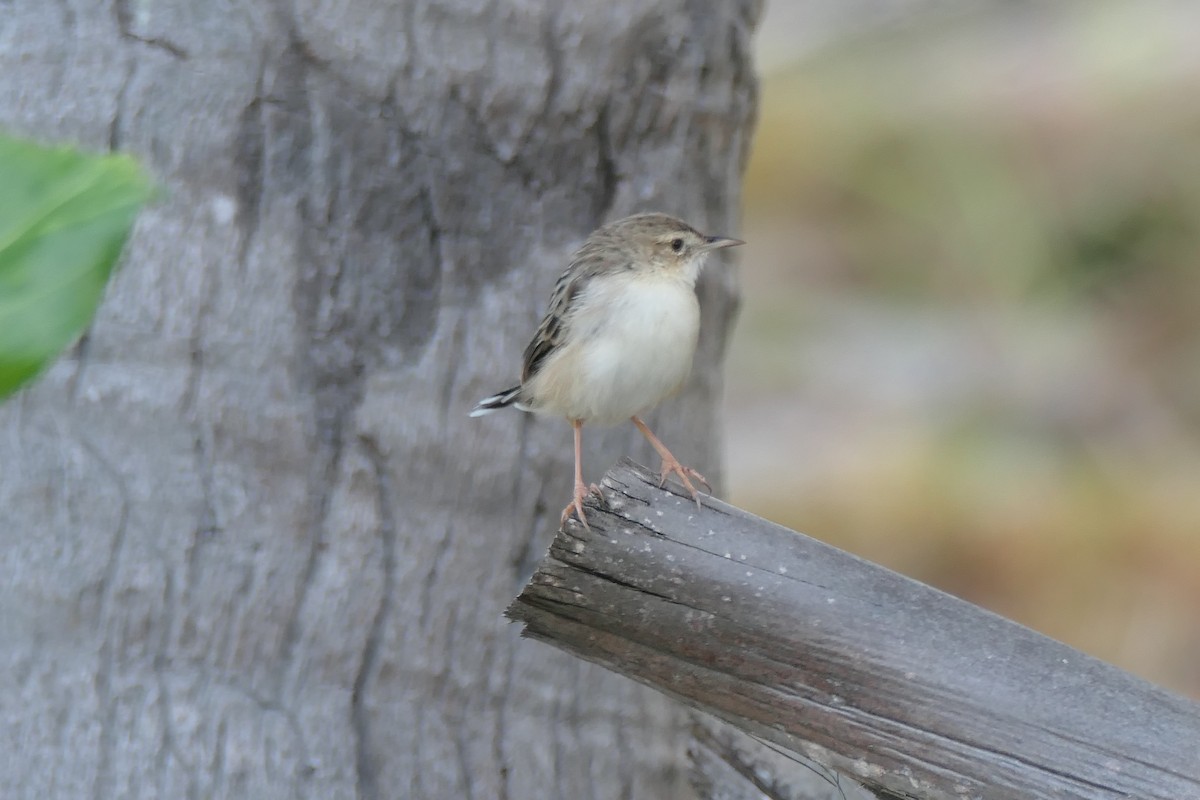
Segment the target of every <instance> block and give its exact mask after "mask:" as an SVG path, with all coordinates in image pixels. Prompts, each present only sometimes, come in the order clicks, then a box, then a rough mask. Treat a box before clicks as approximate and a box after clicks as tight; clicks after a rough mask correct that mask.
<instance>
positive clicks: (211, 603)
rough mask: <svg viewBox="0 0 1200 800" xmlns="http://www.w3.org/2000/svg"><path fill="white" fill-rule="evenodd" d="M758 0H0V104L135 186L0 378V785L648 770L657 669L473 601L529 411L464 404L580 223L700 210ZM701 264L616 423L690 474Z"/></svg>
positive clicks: (258, 791)
mask: <svg viewBox="0 0 1200 800" xmlns="http://www.w3.org/2000/svg"><path fill="white" fill-rule="evenodd" d="M759 5H760V3H759V2H758V0H742V2H736V3H720V2H709V3H703V2H698V0H667V1H666V2H650V0H610V1H609V2H606V3H595V4H593V3H587V4H576V3H549V4H545V7H543V5H542V4H539V3H528V2H518V3H506V2H496V3H490V4H489V3H484V2H482V0H442V1H441V2H428V1H425V2H423V1H422V0H415V1H411V2H399V3H388V2H384V0H347V1H346V2H343V3H324V2H316V0H296V2H293V3H282V2H278V1H277V0H276V1H272V0H246V2H240V3H229V4H221V6H220V9H219V13H217V8H216V4H208V3H201V4H195V3H191V2H188V0H157V1H156V2H154V3H150V2H132V1H131V0H115V1H114V3H113V4H111V5H108V6H107V7H102V6H101V4H97V3H89V2H85V1H83V0H60V2H56V3H24V2H18V3H16V4H12V3H10V4H7V5H6V6H5V8H4V10H3V13H0V126H3V127H7V128H9V129H10V130H14V131H17V132H20V133H23V134H26V135H30V136H35V137H37V138H40V139H43V140H50V141H64V140H66V141H74V142H77V143H80V144H82V145H83V146H85V147H88V148H91V149H100V150H103V149H106V148H117V149H122V150H128V151H130V152H132V153H134V154H136V155H138V156H139V157H141V158H142V159H143V160H144V161H145V162H146V163H147V165H148V166H149V167H150V169H151V170H152V172H153V173H154V174H155V175H156V176H157V178H158V180H159V182H160V184H161V186H162V192H161V196H160V197H159V199H158V201H157V203H156V204H155V205H154V206H152V207H151V208H150V209H148V210H147V211H146V212H145V213H144V214H143V216H142V218H141V220H140V222H139V225H138V227H137V230H136V232H135V235H134V237H133V238H132V240H131V242H130V246H129V248H128V249H127V252H126V259H125V265H124V268H123V270H122V271H121V272H120V273H119V274H118V275H117V277H116V278H115V281H114V283H113V285H112V286H111V288H110V291H109V293H108V296H107V299H106V300H105V302H104V304H103V306H102V307H101V310H100V313H99V315H98V317H97V319H96V321H95V324H94V326H93V328H92V330H91V332H90V333H89V335H88V336H86V337H85V338H84V339H83V340H82V341H81V343H80V344H79V346H78V347H77V348H76V349H75V351H74V352H73V354H72V355H71V356H70V357H67V358H64V359H63V360H62V361H61V362H60V363H59V364H58V365H56V366H55V367H54V368H53V369H52V370H51V371H50V372H49V373H47V374H46V375H45V376H44V377H43V378H42V379H41V380H40V382H38V383H37V384H36V385H35V386H33V387H32V388H30V389H28V390H27V391H25V392H24V393H23V394H21V395H19V396H17V397H16V398H14V399H12V400H11V401H10V402H9V403H8V404H6V405H5V406H4V407H3V408H0V464H2V465H3V467H2V468H0V552H3V557H2V558H0V609H2V614H0V641H2V642H3V647H2V648H0V731H2V733H0V735H2V737H3V738H2V739H0V741H2V742H3V747H0V796H3V797H37V798H54V797H64V798H78V797H94V798H108V797H121V798H140V797H147V798H150V797H156V798H158V797H162V798H165V797H205V798H209V797H211V798H221V797H238V798H243V797H253V798H260V799H262V800H267V799H269V798H291V797H312V798H347V797H356V796H357V797H364V798H372V797H381V798H383V797H406V798H407V797H411V798H450V797H455V798H459V797H461V798H471V797H473V798H506V797H507V798H514V799H515V798H533V797H546V798H590V797H595V798H612V797H636V798H643V797H645V798H649V797H654V798H671V797H681V796H687V793H688V789H687V788H686V784H687V781H686V777H685V775H684V773H683V768H684V760H683V759H684V755H683V754H684V750H685V747H686V745H687V741H686V736H685V733H686V720H684V719H683V717H682V716H681V714H680V713H679V712H678V711H675V710H673V709H672V707H671V705H670V704H669V702H668V701H666V700H665V699H663V698H662V697H660V696H658V695H656V694H655V693H653V692H651V691H649V690H647V689H644V688H641V687H639V686H636V685H634V684H633V683H632V682H630V681H628V680H626V679H624V678H619V677H617V676H614V675H611V674H609V673H607V672H606V671H604V670H602V669H600V668H597V667H593V666H590V665H586V664H583V663H581V662H578V661H576V660H575V659H573V658H572V657H570V656H567V655H565V654H562V653H558V652H554V651H552V650H551V649H550V648H548V647H545V646H543V645H539V644H534V643H529V642H521V641H519V639H518V629H517V628H516V627H515V626H511V625H506V624H505V623H504V622H503V621H502V617H501V614H502V612H503V610H504V608H505V606H506V605H507V604H508V602H509V601H510V600H511V599H512V597H513V596H514V595H515V594H516V593H517V592H518V591H519V589H520V587H521V586H522V585H523V583H524V582H525V580H526V578H527V577H528V576H529V574H530V573H531V572H532V569H533V565H534V563H535V561H536V560H537V559H538V558H539V557H540V556H541V555H542V554H543V553H544V551H545V548H546V546H547V545H548V543H549V540H550V537H551V534H552V532H553V529H554V528H555V527H556V523H557V514H558V512H559V509H561V508H562V506H563V505H564V504H565V503H566V501H567V499H568V497H569V491H570V466H569V464H570V457H571V444H570V434H569V428H568V426H567V425H565V424H564V423H561V422H558V421H554V420H534V419H531V418H529V417H525V416H522V415H519V414H511V415H497V416H493V417H490V418H487V419H484V420H469V419H468V418H467V416H466V414H467V412H468V411H469V410H470V408H471V405H472V404H473V402H474V401H475V400H477V399H478V398H479V397H481V396H483V395H484V394H487V393H490V392H491V391H494V390H498V389H501V388H504V387H505V386H506V385H509V384H510V383H511V382H512V380H513V379H514V378H515V376H516V374H517V371H518V369H519V359H520V353H521V349H522V348H523V346H524V345H525V343H526V341H527V338H528V337H529V335H530V334H531V333H532V331H533V328H534V325H535V324H536V321H537V318H538V316H539V314H540V312H541V310H542V308H543V307H544V303H545V301H546V299H547V297H548V295H549V291H550V288H551V285H552V283H553V280H554V278H555V277H556V276H557V274H558V272H559V271H560V270H561V269H562V268H563V267H564V266H565V261H566V257H567V255H568V254H569V252H570V251H571V250H572V249H573V248H574V247H575V246H577V245H578V244H579V243H580V241H581V240H582V238H583V237H584V236H585V235H586V234H587V233H588V232H589V231H590V230H591V229H593V228H594V227H596V226H597V225H599V224H600V223H602V222H604V221H605V220H608V219H611V218H615V217H618V216H622V215H624V214H626V213H631V212H634V211H638V210H651V209H655V210H663V211H667V212H671V213H674V214H677V215H679V216H682V217H684V218H686V219H688V220H690V221H693V222H694V223H695V224H697V225H698V226H701V227H703V228H704V229H705V230H707V231H712V232H717V233H722V232H728V233H735V232H736V226H735V209H736V208H737V204H738V203H737V201H738V185H739V177H740V173H741V168H742V164H743V161H744V156H745V152H746V147H747V142H748V137H749V132H750V124H751V119H752V117H753V110H754V79H753V75H752V73H751V68H750V53H749V48H750V35H751V30H752V27H753V25H754V22H755V20H756V17H757V15H758V11H759ZM733 285H734V282H733V279H732V273H731V272H730V271H729V267H728V264H727V263H721V262H718V263H714V264H712V265H710V268H709V272H708V274H707V276H706V277H705V278H704V280H703V282H702V284H701V287H700V294H701V298H702V301H703V306H704V322H703V334H702V340H701V348H700V352H699V353H698V355H697V360H696V361H697V374H696V377H695V378H694V379H693V381H692V384H691V385H690V387H689V388H688V390H687V391H686V392H685V394H684V395H683V396H682V397H681V398H679V399H676V400H674V401H672V402H671V403H669V404H668V405H667V406H666V407H665V409H664V413H663V414H661V415H659V417H658V419H657V420H655V422H656V423H657V425H658V427H657V428H656V430H657V432H659V433H660V434H661V435H662V436H663V438H664V440H665V441H667V442H668V443H669V444H670V445H671V446H672V447H673V449H675V452H676V454H677V455H679V456H680V457H681V458H682V459H684V460H685V461H688V462H690V463H692V464H694V465H696V466H697V467H698V468H700V469H701V470H702V471H706V472H708V474H709V475H710V476H711V475H712V472H713V471H714V470H715V467H716V458H717V450H716V446H717V442H716V433H715V430H714V408H715V403H716V400H717V394H718V391H719V386H720V378H719V371H718V362H719V359H720V355H721V351H722V345H723V342H724V339H725V334H726V329H727V325H728V321H729V318H730V315H731V313H732V309H733V305H734V299H733V294H734V292H733ZM639 440H640V437H639V436H638V435H637V434H636V432H634V431H633V429H632V427H631V426H626V427H623V428H617V429H613V430H611V431H609V432H607V433H603V432H601V431H600V430H598V429H597V430H593V429H586V430H585V447H586V448H587V452H588V455H589V457H588V462H587V464H588V468H589V471H590V472H591V475H590V476H589V478H590V479H592V480H595V479H598V478H599V476H600V470H601V469H602V468H603V467H604V466H607V465H608V464H609V463H611V462H612V461H613V460H615V458H616V457H617V456H618V455H622V454H628V455H633V456H636V457H641V458H648V457H649V453H648V451H647V450H646V448H645V446H644V445H642V444H640V441H639ZM481 531H488V532H489V535H488V537H487V538H482V537H480V535H479V534H480V532H481Z"/></svg>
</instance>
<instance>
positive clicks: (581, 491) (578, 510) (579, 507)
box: [559, 482, 604, 531]
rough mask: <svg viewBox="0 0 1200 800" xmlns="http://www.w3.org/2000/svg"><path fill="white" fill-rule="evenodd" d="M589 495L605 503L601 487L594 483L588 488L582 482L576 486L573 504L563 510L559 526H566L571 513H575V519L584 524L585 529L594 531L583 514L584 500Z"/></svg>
mask: <svg viewBox="0 0 1200 800" xmlns="http://www.w3.org/2000/svg"><path fill="white" fill-rule="evenodd" d="M589 494H594V495H596V498H597V499H598V500H600V502H602V503H603V502H604V493H603V492H601V491H600V487H599V486H597V485H596V484H594V483H593V484H592V485H591V486H587V485H585V484H583V483H582V482H577V483H576V484H575V495H574V497H572V498H571V502H569V503H567V507H566V508H564V509H563V512H562V519H560V520H559V525H566V524H567V520H568V519H570V518H571V513H572V512H574V513H575V517H576V518H577V519H578V520H579V521H580V522H582V523H583V527H585V528H587V529H588V530H589V531H590V530H591V529H592V528H591V526H590V525H588V521H587V516H585V515H584V513H583V499H584V498H585V497H587V496H588V495H589Z"/></svg>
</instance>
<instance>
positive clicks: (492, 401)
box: [471, 386, 521, 417]
mask: <svg viewBox="0 0 1200 800" xmlns="http://www.w3.org/2000/svg"><path fill="white" fill-rule="evenodd" d="M520 393H521V387H520V386H514V387H513V388H511V389H505V390H504V391H503V392H498V393H497V394H494V395H492V396H491V397H485V398H483V399H482V400H480V401H479V404H478V405H477V406H475V410H473V411H472V412H471V416H472V417H482V416H483V415H484V414H490V413H492V412H493V411H496V410H497V409H501V408H507V407H508V406H511V405H516V406H517V408H520V407H521V406H520V405H519V404H518V403H517V395H519V394H520Z"/></svg>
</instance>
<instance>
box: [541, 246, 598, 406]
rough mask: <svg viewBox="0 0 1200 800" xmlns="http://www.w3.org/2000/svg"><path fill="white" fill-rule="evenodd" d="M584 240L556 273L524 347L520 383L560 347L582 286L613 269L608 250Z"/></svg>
mask: <svg viewBox="0 0 1200 800" xmlns="http://www.w3.org/2000/svg"><path fill="white" fill-rule="evenodd" d="M591 244H592V243H591V242H588V243H586V244H585V245H584V246H583V248H582V249H580V250H579V252H578V253H576V254H575V257H574V259H572V261H571V266H569V267H567V270H566V271H565V272H564V273H563V274H562V275H560V276H559V278H558V282H557V283H555V284H554V291H553V293H551V295H550V305H549V307H548V308H547V309H546V316H544V317H542V322H541V324H540V325H538V329H537V332H536V333H535V334H534V335H533V339H532V340H531V341H530V342H529V346H528V347H526V348H525V363H524V366H523V367H522V369H521V383H527V382H528V381H529V380H530V379H531V378H532V377H533V376H534V375H536V374H537V371H538V370H539V369H541V367H542V365H543V364H545V363H546V359H547V358H549V357H550V356H551V354H553V353H554V352H555V351H556V350H558V348H559V347H561V346H562V344H563V340H564V336H565V333H566V327H567V325H568V324H569V321H570V318H571V312H572V306H573V304H574V302H575V300H576V299H577V298H578V297H579V295H580V293H581V292H582V291H583V288H584V287H585V286H587V284H588V283H589V282H591V280H592V279H593V278H595V277H596V276H597V275H599V274H601V273H604V272H609V271H611V270H612V269H613V268H614V263H613V257H612V253H611V252H610V251H605V250H603V249H601V248H597V247H593V246H589V245H591Z"/></svg>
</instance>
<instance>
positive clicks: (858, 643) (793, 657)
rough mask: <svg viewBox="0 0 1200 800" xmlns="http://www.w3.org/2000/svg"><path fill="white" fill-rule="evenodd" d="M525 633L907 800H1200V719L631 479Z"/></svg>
mask: <svg viewBox="0 0 1200 800" xmlns="http://www.w3.org/2000/svg"><path fill="white" fill-rule="evenodd" d="M602 486H603V490H604V496H605V505H606V506H607V507H604V506H602V505H601V504H599V503H598V502H596V501H593V502H595V504H594V505H590V506H589V507H588V521H589V523H590V525H591V529H590V530H589V529H586V528H584V527H583V526H582V525H580V524H578V523H577V522H576V521H575V520H573V519H572V520H570V521H568V523H567V525H566V526H565V528H564V529H563V530H561V531H559V533H558V535H557V536H556V537H555V539H554V542H553V544H552V545H551V547H550V552H549V554H548V555H547V556H546V557H545V559H543V561H542V562H541V564H540V565H539V566H538V569H537V570H536V572H535V573H534V575H533V576H532V578H531V579H530V581H529V583H528V584H527V585H526V586H525V589H524V590H523V591H522V592H521V595H520V596H519V597H518V598H517V600H516V601H515V602H514V603H513V604H512V606H511V607H510V608H509V609H508V616H509V617H510V618H511V619H514V620H517V621H519V622H521V623H522V624H523V625H524V626H525V627H524V635H525V636H528V637H530V638H533V639H538V640H541V641H545V642H549V643H550V644H553V645H555V646H556V647H560V648H562V649H564V650H567V651H569V652H571V653H574V654H575V655H577V656H579V657H581V658H584V659H587V660H589V661H593V662H596V663H599V664H602V665H604V666H606V667H608V668H609V669H612V670H615V671H617V672H620V673H622V674H625V675H627V676H629V677H632V678H634V679H636V680H638V681H641V682H643V683H646V684H648V685H650V686H653V687H655V688H657V689H659V690H661V691H663V692H666V693H667V694H669V695H671V696H673V697H675V698H676V699H678V700H680V701H682V702H683V703H685V704H687V705H689V706H692V707H694V708H698V709H701V710H703V711H706V712H708V713H711V714H713V715H715V716H717V717H719V718H721V719H724V720H726V721H727V722H730V723H732V724H733V725H735V726H737V727H739V728H741V729H742V730H744V731H746V732H748V733H751V734H753V735H755V736H758V737H761V738H762V739H765V740H769V741H771V742H774V743H776V744H778V745H780V746H782V747H784V748H787V749H788V750H790V751H791V752H793V753H796V754H798V755H799V756H802V757H804V758H807V759H811V760H813V761H815V762H817V763H819V764H822V765H824V766H827V767H829V768H831V769H834V770H837V771H838V772H841V773H844V774H846V775H848V776H850V777H853V778H854V779H856V780H857V781H859V782H861V783H862V784H863V785H864V786H866V787H867V788H869V789H871V790H872V791H874V792H876V793H882V794H883V795H884V796H893V797H902V798H922V799H926V798H928V799H934V798H936V799H940V798H1015V797H1037V798H1042V797H1045V798H1071V799H1072V800H1107V799H1108V798H1113V799H1114V800H1115V798H1126V797H1137V798H1143V799H1144V800H1150V799H1151V798H1161V800H1180V799H1181V798H1200V706H1198V705H1196V704H1195V703H1193V702H1191V701H1189V700H1186V699H1184V698H1181V697H1178V696H1175V695H1172V694H1170V693H1168V692H1166V691H1163V690H1161V689H1159V688H1157V687H1154V686H1152V685H1150V684H1148V683H1146V682H1145V681H1142V680H1141V679H1139V678H1136V677H1134V676H1133V675H1130V674H1128V673H1126V672H1123V671H1121V670H1119V669H1117V668H1116V667H1113V666H1111V665H1109V664H1105V663H1103V662H1101V661H1098V660H1096V659H1094V658H1091V657H1090V656H1087V655H1084V654H1083V653H1080V652H1079V651H1077V650H1074V649H1072V648H1070V647H1067V646H1066V645H1064V644H1061V643H1059V642H1056V641H1054V640H1052V639H1050V638H1048V637H1045V636H1042V635H1041V634H1038V633H1035V632H1034V631H1031V630H1029V629H1028V628H1025V627H1023V626H1021V625H1018V624H1016V623H1014V622H1011V621H1009V620H1006V619H1003V618H1001V617H999V616H997V615H995V614H992V613H991V612H988V611H985V610H983V609H981V608H979V607H977V606H974V605H971V604H970V603H967V602H965V601H963V600H959V599H957V598H954V597H951V596H949V595H947V594H945V593H943V592H940V591H938V590H936V589H933V588H930V587H928V586H925V585H924V584H921V583H918V582H917V581H914V580H911V579H908V578H905V577H903V576H901V575H898V574H896V573H894V572H890V571H888V570H886V569H884V568H882V567H879V566H876V565H874V564H870V563H868V562H865V561H863V560H862V559H859V558H856V557H854V556H852V555H849V554H847V553H844V552H842V551H840V550H837V549H835V548H833V547H830V546H828V545H826V544H823V543H821V542H819V541H817V540H815V539H811V538H809V537H807V536H804V535H802V534H799V533H796V532H794V531H791V530H788V529H786V528H782V527H780V526H778V525H774V524H772V523H770V522H767V521H765V520H763V519H760V518H758V517H755V516H753V515H751V514H749V513H747V512H745V511H742V510H740V509H737V508H735V507H733V506H730V505H727V504H725V503H722V502H720V501H719V500H715V499H712V498H709V497H707V496H706V497H705V498H704V507H703V508H702V509H699V510H698V509H697V508H696V505H695V503H693V502H692V501H691V499H690V498H689V497H687V496H685V495H682V494H680V493H679V491H680V490H678V488H677V487H675V486H673V485H670V484H669V485H668V486H667V488H666V489H660V488H658V486H657V485H656V479H655V476H654V475H653V474H651V473H650V472H648V471H647V470H646V469H644V468H643V467H640V466H638V465H636V464H633V463H632V462H623V463H622V464H620V465H619V466H617V467H616V468H615V469H613V470H611V471H610V472H609V473H608V474H607V475H606V476H605V478H604V481H603V484H602Z"/></svg>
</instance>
